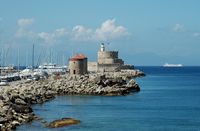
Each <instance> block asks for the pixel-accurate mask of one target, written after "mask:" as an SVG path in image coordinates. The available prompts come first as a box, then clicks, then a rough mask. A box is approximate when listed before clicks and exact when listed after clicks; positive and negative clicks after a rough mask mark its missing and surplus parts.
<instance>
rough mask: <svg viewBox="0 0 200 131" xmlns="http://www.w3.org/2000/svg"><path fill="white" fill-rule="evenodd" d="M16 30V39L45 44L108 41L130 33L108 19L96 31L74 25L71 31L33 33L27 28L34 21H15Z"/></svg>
mask: <svg viewBox="0 0 200 131" xmlns="http://www.w3.org/2000/svg"><path fill="white" fill-rule="evenodd" d="M17 23H18V27H19V28H18V30H17V31H16V33H15V36H16V37H18V38H35V39H40V40H43V41H44V42H45V43H47V44H53V43H56V42H57V41H58V40H62V39H68V40H72V41H92V42H94V41H108V40H109V41H110V40H114V39H120V38H124V37H126V36H128V35H129V34H130V33H129V32H128V31H127V29H126V28H125V27H123V26H121V25H120V26H117V25H116V24H115V19H108V20H106V21H105V22H103V23H102V24H101V26H100V27H98V28H96V29H91V28H86V27H84V26H82V25H76V26H74V27H73V28H72V29H71V30H67V29H66V28H60V29H56V30H55V31H53V32H38V33H37V32H33V31H31V30H30V29H28V28H27V27H29V26H30V25H32V24H33V23H34V19H33V18H31V19H20V20H18V21H17Z"/></svg>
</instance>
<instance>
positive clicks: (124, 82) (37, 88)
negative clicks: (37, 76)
mask: <svg viewBox="0 0 200 131" xmlns="http://www.w3.org/2000/svg"><path fill="white" fill-rule="evenodd" d="M144 75H145V74H144V73H143V72H141V71H138V70H126V71H121V72H113V73H111V72H109V73H103V74H102V73H99V74H98V73H92V74H87V75H83V76H70V75H69V74H65V75H63V76H61V77H60V78H59V79H53V78H50V79H46V80H41V81H32V82H29V83H26V82H19V83H18V84H15V85H14V86H12V85H11V86H6V87H0V94H1V95H0V107H1V110H0V130H2V131H3V130H5V131H6V130H13V129H15V128H16V126H18V125H21V124H23V123H27V122H31V121H32V120H34V119H37V116H35V115H34V113H33V110H32V108H31V105H32V104H37V103H43V102H45V101H48V100H50V99H53V98H54V97H55V96H56V95H107V96H116V95H127V94H129V93H131V92H134V91H135V92H137V91H140V87H139V85H138V84H137V83H136V81H135V80H134V79H132V78H134V77H140V76H144Z"/></svg>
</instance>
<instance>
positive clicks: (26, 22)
mask: <svg viewBox="0 0 200 131" xmlns="http://www.w3.org/2000/svg"><path fill="white" fill-rule="evenodd" d="M33 23H34V19H33V18H22V19H19V20H18V21H17V24H18V26H19V27H22V28H25V27H28V26H30V25H32V24H33Z"/></svg>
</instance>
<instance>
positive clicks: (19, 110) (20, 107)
mask: <svg viewBox="0 0 200 131" xmlns="http://www.w3.org/2000/svg"><path fill="white" fill-rule="evenodd" d="M12 108H13V110H15V112H17V113H31V112H33V111H32V108H31V107H30V106H25V105H16V104H12Z"/></svg>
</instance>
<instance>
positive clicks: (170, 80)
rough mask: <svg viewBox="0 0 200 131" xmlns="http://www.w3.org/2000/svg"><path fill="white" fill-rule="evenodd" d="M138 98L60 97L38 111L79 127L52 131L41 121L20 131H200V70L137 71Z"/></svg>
mask: <svg viewBox="0 0 200 131" xmlns="http://www.w3.org/2000/svg"><path fill="white" fill-rule="evenodd" d="M136 68H137V69H140V70H142V71H144V72H145V73H146V76H145V77H141V78H136V80H137V83H138V84H139V85H140V87H141V91H140V92H138V93H131V94H129V95H127V96H58V97H56V98H55V99H53V100H51V101H48V102H46V103H44V104H36V105H33V111H34V113H35V114H36V115H37V116H40V117H41V118H43V119H44V120H45V121H47V122H51V121H54V120H57V119H61V118H66V117H70V118H75V119H78V120H80V121H81V123H80V124H78V125H73V126H68V127H62V128H56V129H50V128H46V127H45V125H44V124H42V123H41V122H40V121H33V122H31V123H28V124H24V125H21V126H19V127H17V131H40V130H41V131H51V130H52V131H57V130H58V131H200V67H177V68H173V67H158V66H144V67H142V66H140V67H136Z"/></svg>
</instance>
